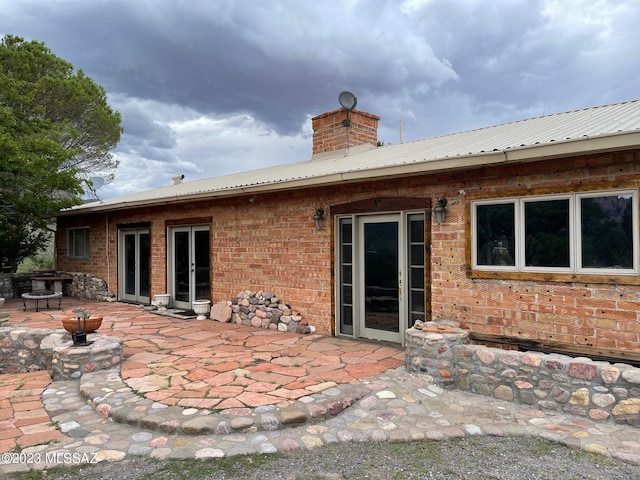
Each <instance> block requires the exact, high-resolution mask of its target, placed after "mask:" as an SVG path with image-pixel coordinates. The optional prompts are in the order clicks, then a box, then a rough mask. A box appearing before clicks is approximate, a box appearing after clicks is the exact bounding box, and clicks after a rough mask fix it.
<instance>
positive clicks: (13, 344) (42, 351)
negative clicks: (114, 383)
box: [0, 327, 122, 380]
mask: <svg viewBox="0 0 640 480" xmlns="http://www.w3.org/2000/svg"><path fill="white" fill-rule="evenodd" d="M89 337H90V340H91V341H92V343H91V344H89V345H86V346H73V342H72V341H71V336H70V335H69V334H68V333H66V332H64V330H47V329H14V328H11V327H0V373H26V372H33V371H38V370H47V371H49V372H50V374H51V377H52V378H53V379H54V380H71V379H78V378H80V377H81V376H82V375H83V374H84V373H89V372H94V371H99V370H109V369H110V368H112V367H114V366H116V365H119V364H120V362H121V361H122V342H121V340H120V339H118V338H115V337H108V336H104V335H90V336H89Z"/></svg>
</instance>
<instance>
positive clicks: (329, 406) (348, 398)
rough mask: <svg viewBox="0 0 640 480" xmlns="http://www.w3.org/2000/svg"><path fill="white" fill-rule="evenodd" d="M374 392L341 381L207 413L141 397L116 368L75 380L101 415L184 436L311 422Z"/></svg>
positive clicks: (248, 431)
mask: <svg viewBox="0 0 640 480" xmlns="http://www.w3.org/2000/svg"><path fill="white" fill-rule="evenodd" d="M374 390H375V388H374V387H373V386H368V385H365V384H343V385H337V386H335V387H332V388H328V389H326V390H324V391H322V392H319V393H313V394H310V395H308V396H305V397H302V398H300V399H298V400H296V401H294V402H292V403H291V404H290V405H288V406H286V407H278V406H276V405H267V406H260V407H255V408H253V409H252V408H249V407H247V408H234V409H229V410H224V411H222V412H213V411H211V410H203V409H196V408H183V407H177V406H168V405H164V404H161V403H158V402H154V401H152V400H149V399H147V398H144V397H142V396H140V395H138V394H136V393H135V392H134V391H133V390H132V389H131V387H129V386H128V385H127V384H126V383H124V382H123V380H122V377H121V376H120V369H119V368H113V369H111V370H103V371H98V372H93V373H85V374H84V375H83V376H82V378H81V379H80V394H81V395H82V396H83V397H84V398H86V399H87V400H88V401H89V403H90V404H91V405H92V407H93V408H94V409H95V410H96V411H97V412H98V413H100V414H101V415H102V416H103V417H105V418H110V419H112V420H113V421H115V422H118V423H124V424H129V425H135V426H138V427H140V428H145V429H148V430H155V431H159V432H162V433H166V434H180V433H182V434H187V435H207V434H217V435H227V434H230V433H234V432H241V433H251V432H257V431H274V430H280V429H284V428H288V427H296V426H300V425H301V424H309V423H315V422H319V421H322V420H325V419H327V418H330V417H333V416H336V415H338V414H340V413H342V412H343V411H344V410H345V409H347V408H348V407H350V406H351V405H353V404H354V403H355V402H356V401H358V400H360V399H362V398H364V397H366V396H367V395H370V394H371V393H374Z"/></svg>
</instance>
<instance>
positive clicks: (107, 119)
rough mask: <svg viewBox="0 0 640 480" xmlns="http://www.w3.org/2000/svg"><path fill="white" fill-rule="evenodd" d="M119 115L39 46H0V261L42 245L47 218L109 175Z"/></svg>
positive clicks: (99, 92) (7, 41)
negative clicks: (98, 177) (97, 179)
mask: <svg viewBox="0 0 640 480" xmlns="http://www.w3.org/2000/svg"><path fill="white" fill-rule="evenodd" d="M120 121H121V119H120V114H119V113H118V112H115V111H113V110H112V109H111V108H110V107H109V105H108V104H107V99H106V93H105V91H104V89H103V88H102V87H100V86H99V85H97V84H95V83H94V82H93V80H91V79H90V78H89V77H87V76H86V75H85V74H84V73H83V72H82V71H81V70H79V71H74V69H73V66H72V65H71V64H70V63H68V62H66V61H64V60H62V59H60V58H58V57H57V56H56V55H54V54H53V53H52V52H51V51H50V50H49V49H48V48H47V47H46V46H45V45H44V43H41V42H37V41H32V42H25V41H24V40H23V39H22V38H19V37H15V36H11V35H7V36H5V37H4V38H3V39H2V42H0V258H2V260H3V262H5V261H6V262H7V263H8V264H9V265H10V266H11V270H12V271H15V269H16V268H17V265H18V263H20V261H21V260H22V259H24V258H26V257H27V256H30V255H33V254H35V253H36V252H37V251H38V250H40V249H41V248H42V246H43V245H44V243H45V242H46V238H47V232H46V230H47V229H48V228H49V225H50V222H51V218H52V217H53V216H55V214H56V212H58V211H59V210H60V209H63V208H69V207H71V206H73V205H76V204H78V203H80V201H81V200H80V195H81V194H82V192H83V191H84V189H83V186H85V185H89V186H90V180H89V178H90V175H91V174H102V175H104V176H109V175H113V170H114V169H115V168H116V167H117V162H116V161H115V160H114V159H113V157H112V155H111V153H110V150H111V149H113V148H114V147H115V146H116V144H117V142H118V141H119V139H120V135H121V133H122V128H121V127H120Z"/></svg>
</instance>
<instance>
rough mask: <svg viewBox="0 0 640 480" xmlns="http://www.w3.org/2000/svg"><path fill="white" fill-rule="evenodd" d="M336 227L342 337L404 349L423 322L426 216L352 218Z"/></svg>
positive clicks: (337, 308) (384, 215)
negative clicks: (414, 328)
mask: <svg viewBox="0 0 640 480" xmlns="http://www.w3.org/2000/svg"><path fill="white" fill-rule="evenodd" d="M336 221H337V224H336V235H337V238H336V242H337V246H338V248H337V249H336V251H337V255H336V279H337V282H336V299H337V302H336V317H337V327H338V328H337V330H338V333H339V334H342V335H348V336H352V337H354V338H368V339H372V340H382V341H388V342H394V343H402V341H403V339H404V331H405V329H407V328H408V327H409V326H410V325H413V322H414V321H415V320H424V319H425V275H426V273H425V272H426V270H425V240H424V238H425V237H424V215H423V214H421V213H418V214H406V213H394V214H380V215H352V216H346V217H339V218H337V220H336Z"/></svg>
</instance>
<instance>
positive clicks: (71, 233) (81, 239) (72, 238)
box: [67, 227, 89, 258]
mask: <svg viewBox="0 0 640 480" xmlns="http://www.w3.org/2000/svg"><path fill="white" fill-rule="evenodd" d="M67 256H68V257H69V258H89V228H88V227H81V228H70V229H69V230H67Z"/></svg>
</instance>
